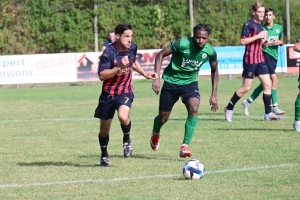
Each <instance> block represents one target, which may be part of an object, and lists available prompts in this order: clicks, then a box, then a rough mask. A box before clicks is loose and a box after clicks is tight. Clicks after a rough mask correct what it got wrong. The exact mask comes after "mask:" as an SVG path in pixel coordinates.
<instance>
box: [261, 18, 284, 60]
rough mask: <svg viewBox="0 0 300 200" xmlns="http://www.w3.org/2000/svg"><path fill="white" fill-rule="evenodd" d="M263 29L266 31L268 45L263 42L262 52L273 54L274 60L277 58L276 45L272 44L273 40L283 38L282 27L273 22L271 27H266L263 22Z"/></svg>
mask: <svg viewBox="0 0 300 200" xmlns="http://www.w3.org/2000/svg"><path fill="white" fill-rule="evenodd" d="M264 30H265V31H268V37H267V40H268V41H269V43H270V45H269V46H268V47H267V46H266V45H265V44H264V45H263V52H264V53H267V54H269V55H270V56H273V57H274V58H275V59H276V60H278V45H273V42H274V41H275V40H276V39H277V40H281V38H283V28H282V26H281V25H279V24H273V27H272V28H268V27H267V25H266V24H264Z"/></svg>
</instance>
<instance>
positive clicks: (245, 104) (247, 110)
mask: <svg viewBox="0 0 300 200" xmlns="http://www.w3.org/2000/svg"><path fill="white" fill-rule="evenodd" d="M242 104H243V106H244V113H245V115H247V116H248V115H249V108H250V103H249V102H248V101H247V100H244V101H242Z"/></svg>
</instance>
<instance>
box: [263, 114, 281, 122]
mask: <svg viewBox="0 0 300 200" xmlns="http://www.w3.org/2000/svg"><path fill="white" fill-rule="evenodd" d="M280 119H281V116H279V115H276V114H275V113H273V112H270V113H269V114H265V116H264V120H265V121H271V120H280Z"/></svg>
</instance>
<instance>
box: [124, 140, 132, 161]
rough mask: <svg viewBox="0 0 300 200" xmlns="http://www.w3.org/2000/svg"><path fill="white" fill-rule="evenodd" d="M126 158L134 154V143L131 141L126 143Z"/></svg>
mask: <svg viewBox="0 0 300 200" xmlns="http://www.w3.org/2000/svg"><path fill="white" fill-rule="evenodd" d="M123 147H124V158H129V157H130V156H131V155H132V145H131V144H129V143H124V144H123Z"/></svg>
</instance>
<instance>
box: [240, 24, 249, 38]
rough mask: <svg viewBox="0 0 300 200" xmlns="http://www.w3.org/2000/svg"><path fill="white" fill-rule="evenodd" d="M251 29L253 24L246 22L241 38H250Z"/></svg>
mask: <svg viewBox="0 0 300 200" xmlns="http://www.w3.org/2000/svg"><path fill="white" fill-rule="evenodd" d="M250 29H251V25H250V24H249V23H248V22H246V23H245V24H244V25H243V28H242V33H241V38H248V36H249V33H250Z"/></svg>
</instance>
